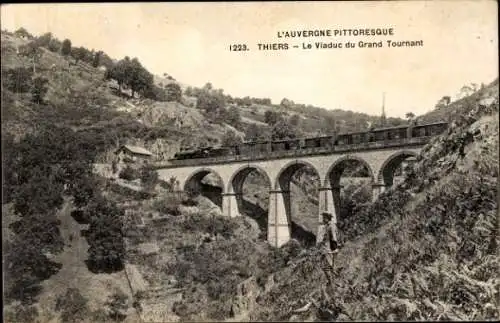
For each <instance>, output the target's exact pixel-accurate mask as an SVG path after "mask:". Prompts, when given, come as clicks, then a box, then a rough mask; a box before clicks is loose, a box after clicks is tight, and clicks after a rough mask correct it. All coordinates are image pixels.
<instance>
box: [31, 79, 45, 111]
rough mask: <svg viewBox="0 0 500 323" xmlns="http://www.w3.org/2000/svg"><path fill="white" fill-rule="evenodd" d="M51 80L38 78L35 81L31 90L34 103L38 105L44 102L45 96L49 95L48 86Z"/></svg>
mask: <svg viewBox="0 0 500 323" xmlns="http://www.w3.org/2000/svg"><path fill="white" fill-rule="evenodd" d="M47 83H49V80H48V79H46V78H45V77H41V76H39V77H36V78H35V79H34V80H33V88H32V89H31V96H32V101H33V102H35V103H38V104H42V103H43V102H44V98H45V94H47V92H48V90H49V88H48V86H47Z"/></svg>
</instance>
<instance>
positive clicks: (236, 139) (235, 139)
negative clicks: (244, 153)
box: [221, 130, 243, 146]
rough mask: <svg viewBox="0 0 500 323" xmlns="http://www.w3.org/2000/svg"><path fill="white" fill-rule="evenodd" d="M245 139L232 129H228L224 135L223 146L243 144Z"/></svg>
mask: <svg viewBox="0 0 500 323" xmlns="http://www.w3.org/2000/svg"><path fill="white" fill-rule="evenodd" d="M242 142H243V140H242V139H241V137H240V136H238V135H236V133H235V132H234V131H232V130H229V131H226V133H225V134H224V136H223V137H222V142H221V145H222V146H237V145H239V144H241V143H242Z"/></svg>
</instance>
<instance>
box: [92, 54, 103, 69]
mask: <svg viewBox="0 0 500 323" xmlns="http://www.w3.org/2000/svg"><path fill="white" fill-rule="evenodd" d="M101 55H102V51H98V52H97V53H95V54H94V58H93V59H92V67H95V68H98V67H99V63H100V60H101Z"/></svg>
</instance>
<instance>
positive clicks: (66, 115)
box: [1, 31, 404, 160]
mask: <svg viewBox="0 0 500 323" xmlns="http://www.w3.org/2000/svg"><path fill="white" fill-rule="evenodd" d="M1 37H2V72H3V75H4V76H5V77H4V79H5V80H4V82H12V83H8V84H11V85H12V86H10V85H7V86H5V87H4V88H2V94H3V95H2V101H3V102H2V116H3V117H4V118H5V119H6V121H8V122H3V123H2V127H3V130H4V131H7V132H11V133H14V134H17V135H18V136H20V135H21V134H23V133H26V132H29V131H30V129H33V127H35V126H36V124H37V123H38V122H40V121H41V120H43V122H48V123H54V122H56V123H62V124H67V125H70V126H72V127H73V128H74V129H78V130H79V131H81V132H82V133H84V134H88V135H92V136H99V137H100V139H101V141H102V144H101V145H102V149H101V150H102V151H101V152H102V153H104V152H105V151H106V150H108V149H109V148H110V147H114V146H116V143H117V142H121V143H124V142H130V143H136V144H141V145H144V146H145V147H147V148H148V149H151V150H152V151H153V152H154V153H155V154H156V155H157V156H158V159H159V160H165V159H168V158H170V157H172V156H173V154H174V153H175V152H176V151H178V149H179V148H180V146H181V145H187V144H191V143H193V142H195V143H197V144H198V145H215V144H218V143H221V142H222V140H223V137H224V135H225V134H226V132H228V131H230V130H231V131H236V133H237V134H239V135H240V136H241V137H245V136H246V137H249V136H250V137H251V135H250V133H255V132H256V131H257V132H258V133H260V134H261V135H264V136H267V135H270V133H271V131H272V124H269V122H268V121H267V120H266V112H269V111H271V112H273V113H275V114H276V115H277V116H280V118H285V119H286V120H289V121H290V120H291V119H289V118H291V117H294V118H295V121H293V123H294V127H295V128H296V129H297V130H294V131H296V133H295V134H293V135H298V136H313V135H319V134H326V133H330V132H332V131H333V130H338V131H343V132H346V131H357V130H363V129H366V128H367V127H368V126H369V125H370V124H374V123H376V122H377V121H378V117H376V116H368V115H366V114H363V113H353V112H351V111H343V110H326V109H320V108H315V107H312V106H307V108H306V106H305V105H300V104H294V103H293V101H290V100H288V101H287V102H288V103H287V104H285V105H284V104H281V105H276V104H271V103H270V101H269V102H268V101H266V100H265V99H257V98H248V97H246V98H243V99H241V98H233V97H231V96H230V95H227V94H220V93H222V90H216V89H213V88H212V87H211V85H210V87H208V89H210V90H206V89H205V90H206V92H203V91H204V90H200V89H198V90H197V92H196V91H193V88H192V87H189V86H186V85H185V84H182V83H179V82H178V81H177V80H175V79H174V78H173V77H171V76H169V75H163V76H154V84H155V85H156V86H159V85H161V86H163V87H164V88H166V87H167V85H168V84H178V85H180V88H181V90H182V91H183V92H182V95H181V97H180V98H179V100H178V102H175V101H170V102H168V101H167V102H160V101H155V100H151V99H146V98H144V97H142V96H140V95H139V96H137V95H136V96H135V97H134V98H131V97H129V95H130V90H129V89H125V88H124V89H122V90H119V89H118V84H117V83H116V82H115V80H112V79H111V80H105V76H106V68H104V67H103V66H100V67H99V68H95V67H93V66H92V65H90V64H89V63H87V62H86V61H81V60H80V61H78V62H76V59H75V58H73V57H71V56H63V55H62V54H61V53H60V52H57V51H53V50H52V48H51V47H50V46H49V47H48V48H45V47H38V49H39V51H40V52H39V53H38V55H39V56H37V57H36V59H33V58H32V57H31V56H30V55H31V54H30V53H31V52H26V49H25V47H26V46H28V48H29V45H31V44H32V42H30V40H28V39H21V38H20V37H18V36H16V35H14V34H12V33H8V32H5V31H3V32H2V34H1ZM43 37H47V36H46V35H44V36H43ZM40 38H42V37H40ZM53 39H55V38H53ZM55 41H56V42H57V41H58V40H57V39H56V40H55ZM49 48H50V50H49ZM72 55H73V54H72ZM34 60H35V61H36V62H35V63H33V62H34ZM108 64H109V63H108ZM31 67H34V76H33V77H41V78H45V79H47V84H46V87H47V93H46V95H45V98H44V100H45V102H44V104H43V107H41V106H37V105H35V104H33V103H32V102H31V101H30V95H29V93H28V92H29V91H26V90H20V85H21V84H17V83H15V82H18V83H19V82H21V81H22V80H19V76H17V78H18V80H17V81H14V80H12V81H10V78H11V77H14V76H9V75H13V74H12V73H14V72H15V71H14V70H15V69H17V68H24V69H26V70H27V71H26V73H28V71H29V70H31ZM16 73H21V72H19V71H17V72H16ZM23 73H24V72H23ZM16 86H17V87H16ZM188 90H189V91H188ZM200 91H201V92H200ZM207 91H208V92H207ZM188 92H190V93H188ZM192 92H194V93H192ZM197 93H198V94H197ZM200 93H202V94H203V93H205V94H207V93H208V95H213V96H214V97H215V96H217V95H222V98H223V101H224V103H223V104H222V106H221V109H222V108H225V110H226V112H224V113H222V112H219V113H218V115H214V114H213V113H212V114H211V112H209V111H208V110H206V111H205V110H203V109H202V108H200V106H198V105H200V103H199V102H198V104H197V103H196V102H197V101H199V100H198V98H197V97H196V95H199V94H200ZM83 94H84V95H83ZM193 94H196V95H194V96H193ZM261 101H262V102H267V103H266V104H261V103H256V102H261ZM290 102H291V103H290ZM231 107H232V108H235V109H236V111H237V117H236V119H235V118H234V116H233V117H230V116H229V115H228V114H227V111H230V110H231ZM221 111H222V110H221ZM229 118H231V119H229ZM389 122H390V123H393V124H395V125H396V124H401V123H402V122H404V121H403V120H401V119H393V118H389ZM252 126H257V130H256V129H251V128H252ZM110 128H112V129H110ZM103 159H104V160H106V159H107V158H106V157H104V156H103Z"/></svg>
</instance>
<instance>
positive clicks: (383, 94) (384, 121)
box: [380, 92, 386, 126]
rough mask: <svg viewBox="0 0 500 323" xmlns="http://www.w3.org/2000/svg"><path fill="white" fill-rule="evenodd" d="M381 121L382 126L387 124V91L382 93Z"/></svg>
mask: <svg viewBox="0 0 500 323" xmlns="http://www.w3.org/2000/svg"><path fill="white" fill-rule="evenodd" d="M380 123H381V125H382V126H385V125H386V117H385V92H383V93H382V115H381V116H380Z"/></svg>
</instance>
